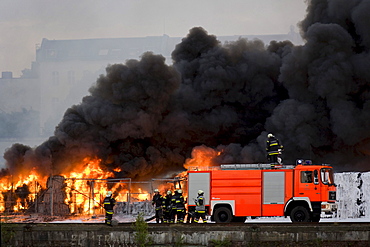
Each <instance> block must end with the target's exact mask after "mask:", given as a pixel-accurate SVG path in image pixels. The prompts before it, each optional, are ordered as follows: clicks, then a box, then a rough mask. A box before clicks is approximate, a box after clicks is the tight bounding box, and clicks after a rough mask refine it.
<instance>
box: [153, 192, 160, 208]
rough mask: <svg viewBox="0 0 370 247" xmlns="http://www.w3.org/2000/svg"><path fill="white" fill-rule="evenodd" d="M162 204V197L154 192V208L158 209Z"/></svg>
mask: <svg viewBox="0 0 370 247" xmlns="http://www.w3.org/2000/svg"><path fill="white" fill-rule="evenodd" d="M162 204H163V197H162V196H161V195H160V194H154V196H153V199H152V205H153V206H155V209H156V210H159V209H161V208H162Z"/></svg>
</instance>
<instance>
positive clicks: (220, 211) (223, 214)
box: [213, 207, 233, 223]
mask: <svg viewBox="0 0 370 247" xmlns="http://www.w3.org/2000/svg"><path fill="white" fill-rule="evenodd" d="M213 217H214V219H215V221H216V223H230V222H231V220H232V219H233V215H232V214H231V211H230V209H228V208H227V207H219V208H217V209H216V210H215V212H214V214H213Z"/></svg>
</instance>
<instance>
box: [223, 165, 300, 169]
mask: <svg viewBox="0 0 370 247" xmlns="http://www.w3.org/2000/svg"><path fill="white" fill-rule="evenodd" d="M292 168H294V166H293V165H284V166H283V167H282V168H279V169H292ZM249 169H271V164H227V165H221V170H249Z"/></svg>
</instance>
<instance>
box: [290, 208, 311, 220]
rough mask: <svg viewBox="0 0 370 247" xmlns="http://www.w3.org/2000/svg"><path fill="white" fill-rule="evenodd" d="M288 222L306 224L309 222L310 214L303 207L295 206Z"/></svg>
mask: <svg viewBox="0 0 370 247" xmlns="http://www.w3.org/2000/svg"><path fill="white" fill-rule="evenodd" d="M290 220H291V221H292V222H308V221H310V214H309V213H308V210H307V209H306V208H305V207H304V206H297V207H295V208H293V209H292V211H291V212H290Z"/></svg>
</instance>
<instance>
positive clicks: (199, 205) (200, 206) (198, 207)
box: [195, 195, 206, 213]
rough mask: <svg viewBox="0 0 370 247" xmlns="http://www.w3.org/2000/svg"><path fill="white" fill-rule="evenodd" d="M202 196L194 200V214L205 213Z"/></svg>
mask: <svg viewBox="0 0 370 247" xmlns="http://www.w3.org/2000/svg"><path fill="white" fill-rule="evenodd" d="M204 201H205V199H204V196H203V195H198V197H197V199H195V212H198V213H205V212H206V206H205V205H204Z"/></svg>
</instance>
